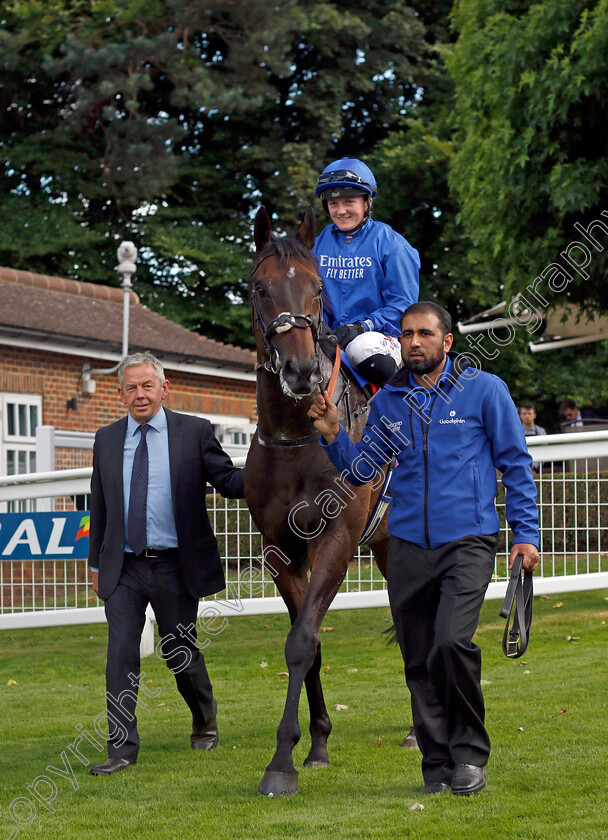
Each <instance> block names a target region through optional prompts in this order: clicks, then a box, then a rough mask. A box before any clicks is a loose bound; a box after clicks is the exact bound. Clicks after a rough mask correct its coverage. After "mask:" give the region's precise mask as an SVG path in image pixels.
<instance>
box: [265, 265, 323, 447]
mask: <svg viewBox="0 0 608 840" xmlns="http://www.w3.org/2000/svg"><path fill="white" fill-rule="evenodd" d="M271 256H274V254H266V255H264V256H261V257H260V259H258V260H257V262H256V264H255V265H254V266H253V268H252V269H251V273H250V275H249V279H250V284H251V304H252V306H253V312H254V315H255V322H256V324H257V326H258V329H259V331H260V335H261V336H262V341H263V342H264V349H265V350H266V353H267V355H268V360H267V361H266V362H264V364H263V365H258V366H257V370H266V371H268V372H269V373H274V374H277V375H278V374H279V373H280V372H281V364H280V360H279V351H278V350H277V349H276V347H274V346H273V344H272V341H271V339H272V337H273V336H274V335H277V334H279V335H280V334H281V333H284V332H288V331H289V330H290V329H292V328H294V327H295V328H296V329H301V330H308V329H309V330H310V332H311V334H312V340H313V346H314V353H315V356H316V355H317V346H318V340H319V331H320V328H321V321H322V320H323V301H322V299H319V314H318V317H317V319H316V320H315V317H314V315H312V314H308V315H303V314H302V313H299V312H280V313H279V314H278V315H277V317H276V318H273V319H272V321H270V323H269V324H266V323H265V322H264V318H263V317H262V313H261V312H260V306H259V303H258V298H257V294H256V291H255V284H254V281H253V275H254V274H255V272H256V271H257V270H258V268H259V267H260V265H261V264H262V263H263V262H264V260H266V259H268V257H271ZM257 434H258V441H259V443H260V444H261V445H262V446H269V445H270V446H306V445H307V444H309V443H314V442H316V441H318V440H319V438H320V437H321V434H320V432H317V431H315V432H313V434H310V435H305V436H304V437H299V438H275V437H270V436H269V435H265V434H263V433H262V432H261V431H260V429H259V428H258V433H257Z"/></svg>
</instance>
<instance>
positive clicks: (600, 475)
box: [0, 431, 608, 629]
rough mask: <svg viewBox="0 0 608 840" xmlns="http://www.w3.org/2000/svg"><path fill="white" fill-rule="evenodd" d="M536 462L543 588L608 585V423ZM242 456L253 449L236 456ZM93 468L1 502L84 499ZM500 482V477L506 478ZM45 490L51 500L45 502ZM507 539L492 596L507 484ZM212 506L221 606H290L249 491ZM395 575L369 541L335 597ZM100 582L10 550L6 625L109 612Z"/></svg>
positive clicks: (364, 597) (370, 600)
mask: <svg viewBox="0 0 608 840" xmlns="http://www.w3.org/2000/svg"><path fill="white" fill-rule="evenodd" d="M528 448H529V450H530V452H531V454H532V457H533V459H534V461H535V464H536V465H537V469H538V473H537V485H538V504H539V510H540V518H541V557H542V560H541V565H540V566H539V569H538V571H537V572H536V574H535V592H536V593H537V594H542V593H548V592H564V591H572V590H581V589H593V588H603V587H607V588H608V431H595V432H582V433H579V434H575V433H572V434H566V435H548V436H546V437H536V438H529V439H528ZM235 463H236V464H237V465H241V466H242V465H243V463H244V458H241V459H235ZM90 476H91V469H90V468H85V469H78V470H64V471H60V472H54V473H36V474H30V475H24V476H9V477H4V478H0V510H26V511H27V510H35V509H36V507H37V506H38V505H40V506H41V507H42V508H44V509H45V510H49V500H52V503H51V506H50V507H51V509H52V510H73V509H75V507H77V508H78V509H82V508H83V506H86V505H87V501H88V500H87V498H86V494H87V493H88V492H89V489H90ZM500 486H501V485H500V482H499V487H500ZM40 500H45V501H43V502H42V504H41V503H40ZM497 507H498V511H499V515H500V518H501V523H502V524H501V545H500V549H499V552H498V555H497V558H496V567H495V574H494V580H493V582H492V583H491V584H490V587H489V589H488V595H487V597H488V598H502V597H504V592H505V587H506V580H507V577H508V575H507V558H508V552H509V540H510V534H509V529H508V526H507V525H506V522H505V516H504V493H503V492H502V490H501V489H500V490H499V495H498V499H497ZM208 509H209V514H210V518H211V523H212V525H213V528H214V531H215V533H216V536H217V538H218V543H219V547H220V553H221V555H222V556H223V557H224V562H225V574H226V580H227V588H226V591H225V592H224V593H221V594H220V595H218V596H215V598H213V599H207V600H206V601H204V602H201V608H202V609H204V608H205V605H206V604H207V606H208V603H207V602H208V600H211V601H212V602H213V604H214V605H215V608H216V609H217V611H218V612H219V613H220V614H222V615H235V614H241V615H246V614H264V613H273V612H283V611H284V610H285V607H284V605H283V601H282V599H281V598H280V596H279V594H278V591H277V590H276V587H275V586H274V582H273V577H272V574H271V571H270V570H269V569H268V568H266V567H265V564H264V561H263V558H262V556H261V539H260V535H259V533H258V531H257V530H256V528H255V526H254V525H253V523H252V521H251V517H250V515H249V511H248V510H247V507H246V505H245V503H244V502H243V501H231V500H227V499H223V498H221V497H220V496H219V495H218V494H216V493H215V492H213V493H210V495H209V497H208ZM387 604H388V597H387V593H386V584H385V581H384V580H383V578H382V575H381V574H380V572H379V571H378V569H377V568H376V566H375V564H374V563H373V562H372V559H371V555H370V553H369V551H368V550H366V549H361V550H360V551H359V553H358V554H357V556H356V557H355V558H354V559H353V561H352V562H351V564H350V566H349V569H348V573H347V575H346V578H345V580H344V583H343V585H342V587H341V590H340V592H339V593H338V595H337V596H336V598H335V600H334V602H333V604H332V607H333V608H345V607H363V606H384V605H387ZM104 620H105V618H104V613H103V607H102V606H101V604H100V602H99V601H98V600H97V598H96V596H95V594H94V593H93V590H92V588H91V580H90V575H89V571H88V567H87V564H86V560H74V559H71V560H70V559H65V558H62V559H57V560H36V559H31V560H2V558H1V557H0V629H3V628H9V627H31V626H44V625H58V624H81V623H94V622H99V621H104Z"/></svg>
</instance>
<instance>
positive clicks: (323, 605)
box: [258, 538, 351, 796]
mask: <svg viewBox="0 0 608 840" xmlns="http://www.w3.org/2000/svg"><path fill="white" fill-rule="evenodd" d="M345 543H346V545H345ZM349 543H350V540H346V541H342V540H336V539H333V538H332V539H330V540H323V543H322V544H317V545H316V546H312V545H311V546H310V549H309V550H310V554H311V567H312V571H311V576H310V582H309V585H308V591H307V592H306V597H305V598H304V602H303V603H302V606H301V609H300V611H299V613H298V616H297V618H296V620H295V622H294V623H293V626H292V628H291V630H290V631H289V634H288V636H287V640H286V642H285V660H286V663H287V667H288V670H289V684H288V687H287V700H286V702H285V709H284V712H283V717H282V719H281V723H280V724H279V728H278V730H277V747H276V751H275V754H274V756H273V758H272V760H271V762H270V764H269V765H268V767H267V768H266V772H265V774H264V777H263V778H262V781H261V782H260V784H259V785H258V792H259V793H262V794H264V795H266V796H269V795H272V796H277V795H289V794H291V793H296V792H297V790H298V774H297V771H296V769H295V767H294V765H293V757H292V751H293V748H294V747H295V745H296V744H297V743H298V741H299V740H300V725H299V722H298V706H299V702H300V695H301V693H302V686H303V685H304V681H305V679H307V678H308V680H307V691H308V696H309V699H310V698H311V696H312V699H313V702H312V704H311V727H310V731H311V737H312V738H313V744H312V747H311V751H310V754H309V756H308V758H307V759H306V763H307V764H317V763H318V764H329V759H328V757H327V737H328V736H329V732H330V731H331V722H330V720H329V715H328V714H327V709H326V708H325V702H324V699H323V692H322V690H321V684H320V676H319V671H320V667H321V655H320V642H319V638H318V635H317V634H318V631H319V627H320V626H321V622H322V621H323V618H324V616H325V613H326V612H327V609H328V607H329V605H330V604H331V602H332V601H333V599H334V596H335V594H336V592H337V591H338V589H339V587H340V584H341V583H342V581H343V580H344V575H345V574H346V568H347V566H348V561H349V559H350V556H351V555H350V553H349V552H350V550H351V548H350V544H349ZM317 555H318V556H317ZM321 561H322V562H321ZM287 569H288V567H287ZM285 573H286V572H285V571H282V573H281V574H280V575H279V577H278V578H277V580H276V583H277V586H278V587H279V590H281V583H282V582H283V583H285V582H284V581H281V578H282V577H283V576H284V575H285ZM308 675H310V676H308Z"/></svg>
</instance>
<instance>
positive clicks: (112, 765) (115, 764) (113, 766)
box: [89, 755, 137, 776]
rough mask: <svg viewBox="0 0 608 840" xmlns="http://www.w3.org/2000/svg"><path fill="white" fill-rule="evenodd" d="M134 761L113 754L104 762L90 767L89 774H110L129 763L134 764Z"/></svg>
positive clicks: (122, 768)
mask: <svg viewBox="0 0 608 840" xmlns="http://www.w3.org/2000/svg"><path fill="white" fill-rule="evenodd" d="M136 763H137V762H136V761H129V759H128V758H119V757H118V756H117V755H115V756H114V757H113V758H109V759H108V760H107V761H106V762H105V763H104V764H96V765H95V767H91V769H90V770H89V773H90V774H91V776H110V775H111V774H112V773H118V771H119V770H124V769H125V767H128V766H129V764H136Z"/></svg>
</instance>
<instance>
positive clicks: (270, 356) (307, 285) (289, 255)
mask: <svg viewBox="0 0 608 840" xmlns="http://www.w3.org/2000/svg"><path fill="white" fill-rule="evenodd" d="M254 238H255V244H256V248H257V260H256V264H255V266H254V267H253V270H252V272H251V276H250V278H249V293H250V295H251V305H252V321H253V329H254V333H255V337H256V342H257V347H258V362H259V363H260V364H262V365H263V366H264V367H265V368H266V370H269V371H272V372H273V373H276V374H278V375H279V377H280V381H281V387H282V388H283V391H284V393H286V394H288V395H289V396H290V397H293V398H294V399H301V398H302V397H307V396H308V395H309V394H311V393H312V392H313V391H314V389H315V388H316V387H318V385H319V383H320V382H321V372H320V369H319V362H318V360H317V357H316V355H315V350H316V341H317V336H318V331H319V328H320V326H321V318H322V303H321V293H322V290H323V284H322V282H321V278H320V277H319V274H318V272H317V262H316V259H315V257H314V255H313V254H312V251H311V248H312V246H313V244H314V241H315V215H314V213H313V210H312V208H311V207H309V208H308V209H307V211H306V216H305V217H304V221H303V223H302V226H301V228H300V230H299V231H298V233H297V234H296V235H295V236H284V237H273V236H272V235H271V225H270V218H269V216H268V213H267V212H266V209H265V208H264V207H260V209H259V210H258V212H257V214H256V217H255V226H254Z"/></svg>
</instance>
